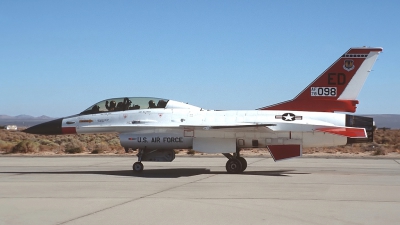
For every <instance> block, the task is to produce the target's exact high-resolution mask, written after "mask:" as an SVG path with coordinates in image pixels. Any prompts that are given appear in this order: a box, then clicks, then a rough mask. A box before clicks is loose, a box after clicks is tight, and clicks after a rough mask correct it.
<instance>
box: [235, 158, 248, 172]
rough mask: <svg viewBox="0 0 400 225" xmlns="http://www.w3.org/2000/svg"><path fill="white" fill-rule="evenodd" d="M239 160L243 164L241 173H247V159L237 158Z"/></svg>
mask: <svg viewBox="0 0 400 225" xmlns="http://www.w3.org/2000/svg"><path fill="white" fill-rule="evenodd" d="M237 159H238V160H239V161H240V163H242V171H241V172H243V171H245V170H246V168H247V161H246V159H245V158H243V157H237Z"/></svg>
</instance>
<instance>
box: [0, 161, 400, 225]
mask: <svg viewBox="0 0 400 225" xmlns="http://www.w3.org/2000/svg"><path fill="white" fill-rule="evenodd" d="M247 161H248V164H249V166H248V168H247V170H246V171H245V172H244V173H243V174H227V173H226V172H225V163H226V159H225V158H223V157H210V158H208V157H177V158H176V159H175V161H174V162H171V163H155V162H144V166H145V168H144V169H145V170H144V171H143V172H142V173H139V174H138V173H133V172H132V171H131V166H132V163H133V162H135V158H134V157H108V156H100V157H99V156H95V157H90V156H89V157H0V224H174V225H176V224H230V225H232V224H324V225H325V224H399V223H400V211H399V210H400V192H399V191H400V160H396V159H324V158H297V159H292V160H287V161H282V162H277V163H275V162H273V160H272V159H271V158H247Z"/></svg>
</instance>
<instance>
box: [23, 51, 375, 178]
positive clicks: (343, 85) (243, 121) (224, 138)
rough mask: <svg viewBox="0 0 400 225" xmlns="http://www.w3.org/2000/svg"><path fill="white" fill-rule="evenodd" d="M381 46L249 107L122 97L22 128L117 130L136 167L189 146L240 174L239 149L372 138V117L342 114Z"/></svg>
mask: <svg viewBox="0 0 400 225" xmlns="http://www.w3.org/2000/svg"><path fill="white" fill-rule="evenodd" d="M382 50H383V49H382V48H371V47H360V48H350V49H349V50H348V51H346V52H345V53H344V54H343V55H342V56H340V58H339V59H338V60H336V62H334V63H333V64H332V65H331V66H330V67H328V69H327V70H325V71H324V72H323V73H322V74H321V75H319V76H318V77H317V78H316V79H315V80H314V81H313V82H311V84H310V85H308V86H307V87H306V88H305V89H304V90H303V91H301V92H300V93H299V94H298V95H297V96H296V97H295V98H293V99H292V100H289V101H286V102H281V103H278V104H275V105H270V106H265V107H262V108H259V109H255V110H226V111H224V110H206V109H203V108H201V107H197V106H194V105H190V104H186V103H183V102H179V101H174V100H171V99H164V98H153V97H121V98H112V99H106V100H103V101H100V102H97V103H96V104H93V105H92V106H90V107H89V108H87V109H85V110H84V111H82V112H81V113H79V114H77V115H73V116H68V117H64V118H60V119H56V120H53V121H49V122H46V123H42V124H39V125H36V126H33V127H30V128H28V129H26V130H25V132H27V133H32V134H44V135H56V134H88V133H106V132H117V133H119V139H120V142H121V145H122V146H123V147H124V148H132V149H138V154H137V157H138V161H137V162H135V163H134V164H133V166H132V168H133V171H135V172H141V171H142V170H143V164H142V162H143V161H160V162H171V161H173V160H174V159H175V152H174V149H193V150H195V151H197V152H203V153H222V154H223V155H224V156H225V157H227V158H228V161H227V163H226V170H227V172H228V173H241V172H243V171H244V170H245V169H246V168H247V162H246V160H245V159H244V158H243V157H242V156H241V154H240V151H241V149H243V148H266V149H268V151H269V152H270V154H271V156H272V158H273V159H274V160H275V161H279V160H284V159H289V158H293V157H299V156H301V155H302V149H303V147H326V146H338V145H346V144H349V143H359V142H371V141H372V139H373V131H374V122H373V119H372V118H368V117H361V116H355V115H352V114H345V113H346V112H349V113H354V112H355V111H356V105H357V104H358V103H359V102H358V101H357V100H356V99H357V96H358V94H359V92H360V90H361V88H362V86H363V84H364V82H365V80H366V79H367V76H368V75H369V73H370V71H371V69H372V66H373V64H374V63H375V61H376V59H377V57H378V55H379V53H380V52H381V51H382ZM324 54H325V53H324ZM321 57H322V55H321Z"/></svg>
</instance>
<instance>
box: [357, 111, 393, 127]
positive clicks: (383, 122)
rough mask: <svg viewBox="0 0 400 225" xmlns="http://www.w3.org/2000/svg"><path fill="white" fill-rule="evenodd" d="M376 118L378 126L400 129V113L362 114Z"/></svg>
mask: <svg viewBox="0 0 400 225" xmlns="http://www.w3.org/2000/svg"><path fill="white" fill-rule="evenodd" d="M360 116H367V117H372V118H374V121H375V125H376V127H377V128H383V127H387V128H391V129H400V114H368V115H360Z"/></svg>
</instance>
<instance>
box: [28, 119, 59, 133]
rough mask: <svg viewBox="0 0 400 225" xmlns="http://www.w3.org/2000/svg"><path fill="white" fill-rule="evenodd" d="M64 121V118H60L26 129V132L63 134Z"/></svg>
mask: <svg viewBox="0 0 400 225" xmlns="http://www.w3.org/2000/svg"><path fill="white" fill-rule="evenodd" d="M62 120H63V118H60V119H56V120H52V121H49V122H45V123H41V124H38V125H35V126H32V127H29V128H28V129H25V130H24V132H25V133H30V134H62V129H61V127H62Z"/></svg>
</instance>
